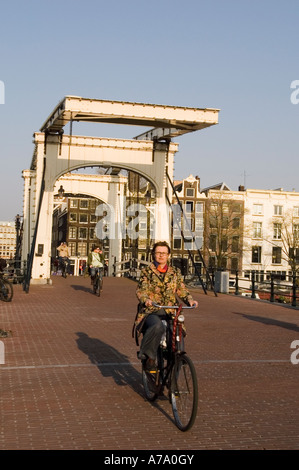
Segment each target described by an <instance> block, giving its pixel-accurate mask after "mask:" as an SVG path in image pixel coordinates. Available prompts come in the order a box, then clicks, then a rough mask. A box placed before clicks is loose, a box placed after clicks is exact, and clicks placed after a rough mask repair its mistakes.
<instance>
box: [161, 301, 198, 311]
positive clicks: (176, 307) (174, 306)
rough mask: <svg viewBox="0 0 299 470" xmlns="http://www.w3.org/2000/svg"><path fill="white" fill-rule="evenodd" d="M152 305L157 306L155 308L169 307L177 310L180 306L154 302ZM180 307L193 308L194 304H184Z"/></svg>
mask: <svg viewBox="0 0 299 470" xmlns="http://www.w3.org/2000/svg"><path fill="white" fill-rule="evenodd" d="M152 305H153V306H154V307H157V308H169V309H173V310H178V309H179V308H180V305H159V304H156V302H152ZM181 308H182V309H185V308H195V305H190V306H187V305H184V306H182V307H181Z"/></svg>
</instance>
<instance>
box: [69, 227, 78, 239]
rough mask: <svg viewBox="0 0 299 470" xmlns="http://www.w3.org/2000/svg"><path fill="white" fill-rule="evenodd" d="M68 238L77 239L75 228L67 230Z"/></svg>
mask: <svg viewBox="0 0 299 470" xmlns="http://www.w3.org/2000/svg"><path fill="white" fill-rule="evenodd" d="M69 238H77V227H70V228H69Z"/></svg>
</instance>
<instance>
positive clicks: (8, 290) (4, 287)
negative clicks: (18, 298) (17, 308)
mask: <svg viewBox="0 0 299 470" xmlns="http://www.w3.org/2000/svg"><path fill="white" fill-rule="evenodd" d="M12 298H13V287H12V283H11V282H9V281H8V280H7V279H4V278H3V276H0V300H3V302H11V300H12Z"/></svg>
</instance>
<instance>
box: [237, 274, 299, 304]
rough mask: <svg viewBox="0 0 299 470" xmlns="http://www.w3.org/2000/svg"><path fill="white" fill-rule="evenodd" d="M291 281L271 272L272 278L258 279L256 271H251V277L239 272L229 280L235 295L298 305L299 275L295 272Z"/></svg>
mask: <svg viewBox="0 0 299 470" xmlns="http://www.w3.org/2000/svg"><path fill="white" fill-rule="evenodd" d="M291 279H292V280H291V281H286V280H281V279H280V278H279V276H277V275H275V274H270V279H266V280H262V281H260V280H259V281H258V280H257V278H256V272H255V271H251V273H250V275H249V277H246V278H245V277H239V275H238V272H236V273H235V274H234V276H231V277H230V280H229V291H230V293H232V294H235V295H244V296H247V297H251V298H252V299H261V300H268V301H270V302H279V303H284V304H289V305H291V306H292V307H296V306H297V299H299V295H298V292H299V276H298V275H297V273H293V275H292V277H291Z"/></svg>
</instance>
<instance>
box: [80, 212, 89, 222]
mask: <svg viewBox="0 0 299 470" xmlns="http://www.w3.org/2000/svg"><path fill="white" fill-rule="evenodd" d="M79 222H80V224H87V222H88V215H87V214H79Z"/></svg>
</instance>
